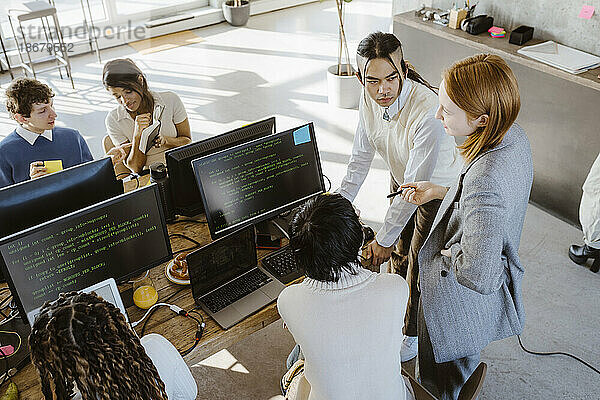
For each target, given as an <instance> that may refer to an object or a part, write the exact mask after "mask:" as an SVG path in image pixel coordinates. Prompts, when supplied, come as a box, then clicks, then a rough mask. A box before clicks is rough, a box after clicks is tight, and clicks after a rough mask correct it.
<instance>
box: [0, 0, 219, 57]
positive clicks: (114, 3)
mask: <svg viewBox="0 0 600 400" xmlns="http://www.w3.org/2000/svg"><path fill="white" fill-rule="evenodd" d="M23 2H24V1H23V0H0V30H1V31H0V33H1V34H2V36H3V38H4V39H5V42H7V43H6V44H7V45H8V47H13V41H12V40H10V38H12V36H13V33H12V30H11V29H10V25H9V22H8V12H9V10H11V9H23ZM53 3H54V4H55V6H56V9H57V11H58V20H59V22H60V24H61V27H62V28H63V31H64V32H66V33H67V34H68V32H73V31H74V30H75V28H76V27H78V26H81V25H82V24H83V21H84V14H83V11H82V6H84V7H86V14H85V17H86V19H89V14H88V13H87V6H88V4H89V7H90V8H91V13H92V16H93V18H94V20H93V23H94V25H96V26H97V27H100V28H103V27H107V26H113V27H114V26H116V25H126V24H127V22H128V21H133V22H134V23H138V22H140V21H148V20H153V19H159V18H162V17H167V16H171V15H176V14H177V13H181V12H184V11H186V10H190V9H195V8H200V7H206V6H208V4H209V2H208V0H167V1H165V0H53ZM88 22H89V20H88ZM38 26H40V22H39V20H32V21H27V26H26V27H25V28H26V29H25V31H26V32H27V31H30V32H37V29H33V30H29V27H33V28H37V27H38ZM16 28H17V27H16V26H15V29H16ZM69 28H71V29H69ZM113 29H114V28H113ZM17 34H18V33H17ZM30 39H31V40H36V39H39V38H36V37H31V38H30Z"/></svg>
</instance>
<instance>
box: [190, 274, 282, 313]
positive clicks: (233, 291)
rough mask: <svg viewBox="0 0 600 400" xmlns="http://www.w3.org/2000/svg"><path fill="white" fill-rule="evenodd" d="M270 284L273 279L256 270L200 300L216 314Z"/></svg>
mask: <svg viewBox="0 0 600 400" xmlns="http://www.w3.org/2000/svg"><path fill="white" fill-rule="evenodd" d="M269 282H271V278H269V277H268V276H267V275H266V274H265V273H264V272H262V271H261V270H260V269H258V268H255V269H253V270H252V271H250V272H248V273H246V274H244V275H242V276H240V277H239V278H237V279H235V280H233V281H231V282H229V283H228V284H226V285H225V286H222V287H220V288H219V289H217V290H215V291H213V292H211V293H209V294H207V295H206V296H204V297H201V298H200V300H202V302H203V303H204V304H205V305H206V306H207V307H208V309H209V310H210V311H211V312H213V313H216V312H219V311H221V310H222V309H224V308H225V307H227V306H228V305H230V304H232V303H235V302H236V301H238V300H239V299H241V298H242V297H244V296H247V295H249V294H250V293H252V292H254V291H255V290H256V289H258V288H260V287H262V286H264V285H266V284H267V283H269Z"/></svg>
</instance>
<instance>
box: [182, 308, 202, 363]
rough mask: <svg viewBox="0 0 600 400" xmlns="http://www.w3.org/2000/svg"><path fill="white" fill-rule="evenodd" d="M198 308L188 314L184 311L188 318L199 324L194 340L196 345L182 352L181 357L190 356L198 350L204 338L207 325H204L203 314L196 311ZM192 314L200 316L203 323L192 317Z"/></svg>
mask: <svg viewBox="0 0 600 400" xmlns="http://www.w3.org/2000/svg"><path fill="white" fill-rule="evenodd" d="M196 308H197V306H196V307H194V308H192V309H191V310H190V311H187V312H185V311H184V312H185V316H186V317H189V318H191V319H193V320H194V321H196V323H197V324H198V328H197V329H196V337H195V339H194V344H193V345H192V346H191V347H190V348H189V349H187V350H184V351H183V352H181V356H187V355H188V354H190V353H191V352H192V350H194V349H195V348H196V346H197V345H198V343H199V342H200V339H201V338H202V335H203V334H204V328H205V327H206V324H205V323H204V317H203V316H202V314H200V313H199V312H198V311H196ZM190 313H194V314H196V315H198V316H199V317H200V319H201V321H198V318H195V317H193V316H192V315H190ZM182 315H183V314H182Z"/></svg>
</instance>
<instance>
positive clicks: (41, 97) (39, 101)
mask: <svg viewBox="0 0 600 400" xmlns="http://www.w3.org/2000/svg"><path fill="white" fill-rule="evenodd" d="M53 97H54V93H53V92H52V89H50V88H49V87H48V86H47V85H45V84H43V83H41V82H39V81H37V80H35V79H31V78H17V79H15V80H14V81H13V82H12V83H11V84H10V86H9V87H8V89H6V109H7V110H8V112H9V113H10V115H11V117H12V118H13V119H14V120H15V121H17V123H18V124H19V126H17V128H16V129H15V130H14V131H13V132H12V133H10V134H9V135H8V136H6V137H5V138H4V139H3V140H2V141H1V142H0V187H4V186H9V185H12V184H15V183H19V182H23V181H26V180H28V179H30V178H32V179H33V178H37V177H40V176H43V175H46V174H47V173H48V172H47V170H46V168H45V167H44V161H49V160H61V161H62V166H63V168H68V167H72V166H74V165H78V164H81V163H84V162H86V161H91V160H92V159H93V158H92V154H91V153H90V149H89V148H88V146H87V144H86V142H85V140H84V139H83V137H82V136H81V135H80V134H79V132H78V131H76V130H75V129H70V128H61V127H56V126H55V121H56V112H55V111H54V106H53V102H52V98H53Z"/></svg>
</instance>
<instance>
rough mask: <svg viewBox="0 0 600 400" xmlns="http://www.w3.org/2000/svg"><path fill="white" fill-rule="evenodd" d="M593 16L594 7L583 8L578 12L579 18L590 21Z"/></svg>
mask: <svg viewBox="0 0 600 400" xmlns="http://www.w3.org/2000/svg"><path fill="white" fill-rule="evenodd" d="M592 15H594V6H583V7H581V11H580V12H579V18H585V19H590V18H592Z"/></svg>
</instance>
